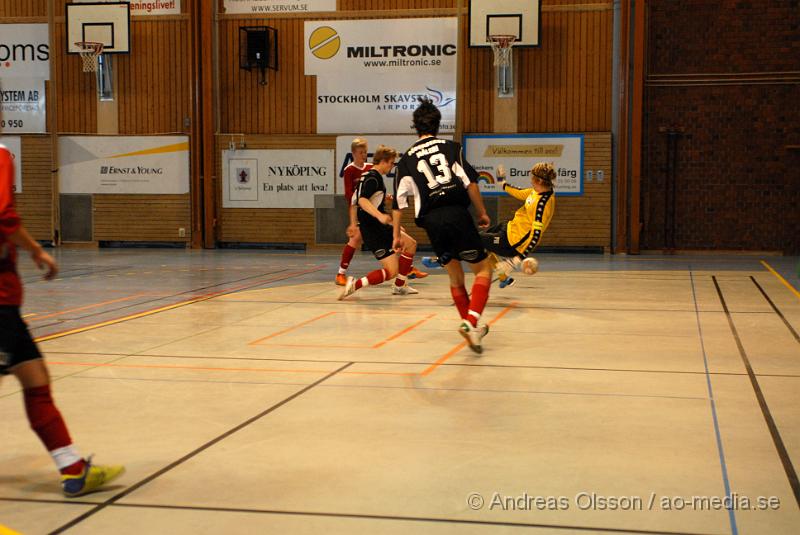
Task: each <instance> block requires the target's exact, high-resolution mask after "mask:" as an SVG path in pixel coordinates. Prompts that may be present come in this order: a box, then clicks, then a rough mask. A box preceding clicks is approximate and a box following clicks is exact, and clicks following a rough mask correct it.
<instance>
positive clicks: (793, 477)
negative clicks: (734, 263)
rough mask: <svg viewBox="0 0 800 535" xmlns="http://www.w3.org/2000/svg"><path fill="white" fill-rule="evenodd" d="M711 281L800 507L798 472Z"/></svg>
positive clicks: (715, 282)
mask: <svg viewBox="0 0 800 535" xmlns="http://www.w3.org/2000/svg"><path fill="white" fill-rule="evenodd" d="M711 279H712V280H713V281H714V286H715V287H716V289H717V295H718V296H719V300H720V302H721V303H722V308H723V310H725V316H726V317H727V318H728V326H729V327H730V328H731V332H732V333H733V338H734V339H735V340H736V347H737V348H739V355H740V356H741V357H742V362H744V367H745V369H746V370H747V375H748V377H749V378H750V384H751V385H752V386H753V392H754V393H755V395H756V399H757V400H758V405H759V407H761V414H762V415H763V416H764V421H765V422H766V424H767V428H768V429H769V434H770V435H771V436H772V442H773V443H774V444H775V450H776V451H777V452H778V457H779V458H780V460H781V464H783V470H784V472H786V477H787V478H788V479H789V485H790V486H791V487H792V492H793V493H794V499H795V501H796V502H797V505H798V507H800V481H799V480H798V479H797V472H796V471H795V469H794V465H792V460H791V458H790V457H789V452H788V451H786V446H785V445H784V443H783V439H782V438H781V434H780V432H779V431H778V426H777V425H776V424H775V420H774V418H773V417H772V414H771V413H770V412H769V406H768V405H767V400H766V399H765V398H764V394H763V392H762V391H761V386H760V385H759V384H758V379H757V378H756V374H755V373H753V367H752V366H751V365H750V359H748V358H747V353H746V352H745V350H744V346H743V345H742V340H741V339H740V338H739V332H738V331H737V330H736V325H734V324H733V317H731V315H730V312H729V311H728V304H727V303H726V302H725V297H723V295H722V288H720V287H719V283H718V282H717V278H716V277H714V276H712V277H711Z"/></svg>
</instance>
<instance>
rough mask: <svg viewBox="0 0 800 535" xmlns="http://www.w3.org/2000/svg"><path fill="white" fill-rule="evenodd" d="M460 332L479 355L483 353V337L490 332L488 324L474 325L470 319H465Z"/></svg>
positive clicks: (459, 329)
mask: <svg viewBox="0 0 800 535" xmlns="http://www.w3.org/2000/svg"><path fill="white" fill-rule="evenodd" d="M458 332H459V334H461V336H463V337H464V340H466V341H467V344H469V348H470V349H471V350H473V351H474V352H475V353H477V354H479V355H480V354H481V353H483V346H481V339H482V338H483V337H484V336H486V333H488V332H489V327H488V326H480V327H473V326H472V325H471V324H470V323H469V322H468V321H463V322H461V326H460V327H459V328H458Z"/></svg>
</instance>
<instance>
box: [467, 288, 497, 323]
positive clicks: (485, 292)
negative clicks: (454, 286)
mask: <svg viewBox="0 0 800 535" xmlns="http://www.w3.org/2000/svg"><path fill="white" fill-rule="evenodd" d="M491 285H492V279H490V278H489V277H483V276H478V277H475V282H474V283H472V298H471V299H470V301H469V314H468V317H467V318H466V319H467V320H469V322H470V323H471V324H472V326H473V327H475V326H477V325H478V320H479V319H481V314H483V308H484V307H485V306H486V301H488V300H489V286H491Z"/></svg>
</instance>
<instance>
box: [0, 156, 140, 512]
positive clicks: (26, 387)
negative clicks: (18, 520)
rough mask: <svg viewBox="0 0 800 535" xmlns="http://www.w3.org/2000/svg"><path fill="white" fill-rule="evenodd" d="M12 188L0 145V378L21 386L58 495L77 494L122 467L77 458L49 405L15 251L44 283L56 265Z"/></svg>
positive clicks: (50, 400)
mask: <svg viewBox="0 0 800 535" xmlns="http://www.w3.org/2000/svg"><path fill="white" fill-rule="evenodd" d="M13 187H14V162H13V160H12V157H11V153H10V152H9V151H8V149H6V148H5V147H4V146H2V145H0V376H2V375H9V374H11V375H14V376H15V377H16V378H17V379H18V380H19V382H20V383H21V384H22V388H23V391H22V393H23V396H24V398H25V411H26V413H27V415H28V421H29V422H30V424H31V428H32V429H33V431H34V432H35V433H36V434H37V435H38V436H39V439H40V440H41V441H42V443H44V446H45V447H46V448H47V450H48V451H49V452H50V455H51V457H52V458H53V461H55V463H56V467H57V468H58V470H59V471H60V472H61V486H62V490H63V491H64V494H65V495H66V496H68V497H74V496H81V495H83V494H86V493H89V492H91V491H93V490H96V489H98V488H99V487H101V486H103V485H105V484H106V483H109V482H110V481H112V480H114V479H116V478H117V477H119V476H120V475H122V473H123V472H124V471H125V469H124V468H123V467H122V466H100V465H94V464H92V463H91V459H84V458H82V457H81V456H80V455H78V452H77V450H76V448H75V446H74V445H73V444H72V439H71V438H70V436H69V431H67V426H66V424H65V423H64V419H63V418H62V417H61V413H60V412H59V411H58V409H57V408H56V406H55V403H54V402H53V398H52V396H51V394H50V374H49V373H48V371H47V367H46V366H45V364H44V360H43V358H42V355H41V354H40V353H39V349H38V348H37V347H36V343H35V342H34V341H33V339H32V338H31V335H30V332H29V331H28V327H27V325H25V323H24V322H23V320H22V317H21V316H20V306H21V305H22V284H21V282H20V278H19V275H18V274H17V247H21V248H22V249H24V250H26V251H28V252H29V253H30V255H31V258H32V259H33V261H34V262H35V263H36V265H37V266H38V267H39V269H46V270H47V272H46V274H45V279H47V280H50V279H52V278H53V277H55V275H56V273H58V265H57V264H56V262H55V260H53V258H52V257H51V256H50V255H49V254H47V253H46V252H44V250H42V246H41V245H39V244H38V243H37V242H36V241H34V240H33V238H31V236H30V234H28V232H27V231H26V230H25V227H23V226H22V223H21V221H20V218H19V215H17V212H16V210H15V208H14V189H13Z"/></svg>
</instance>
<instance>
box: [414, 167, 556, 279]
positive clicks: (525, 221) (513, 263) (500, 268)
mask: <svg viewBox="0 0 800 535" xmlns="http://www.w3.org/2000/svg"><path fill="white" fill-rule="evenodd" d="M555 181H556V171H555V169H554V168H553V164H552V163H551V162H538V163H536V164H535V165H534V166H533V168H532V169H531V187H530V188H527V189H519V188H516V187H514V186H511V185H509V184H507V183H506V181H505V170H504V169H503V166H502V165H500V166H498V168H497V183H498V185H500V187H502V188H503V191H505V192H506V193H507V194H509V195H511V196H512V197H514V198H515V199H518V200H520V201H524V203H525V204H524V205H523V206H521V207H520V208H519V209H518V210H517V211H516V213H515V214H514V217H513V219H511V221H505V222H503V223H499V224H497V225H495V226H493V227H491V228H488V229H486V230H485V231H483V232H481V239H482V241H483V246H484V247H485V248H486V250H488V251H490V252H491V253H492V255H491V259H492V261H493V264H494V269H495V271H497V273H498V277H499V279H500V287H501V288H505V287H506V286H510V285H511V284H513V283H514V279H513V278H512V277H510V274H511V272H513V271H514V270H516V269H519V270H522V271H523V272H525V273H527V274H529V275H532V274H533V273H536V270H537V269H538V262H537V261H536V259H535V258H532V257H530V254H531V252H533V250H534V249H535V248H536V246H537V245H538V244H539V241H540V240H541V237H542V235H543V234H544V232H545V230H547V227H548V226H549V225H550V220H551V219H552V218H553V213H555V208H556V199H555V194H554V192H553V186H554V183H555ZM437 262H438V259H437V258H435V257H425V258H423V259H422V263H423V264H424V265H425V266H427V267H434V266H436V263H437Z"/></svg>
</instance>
